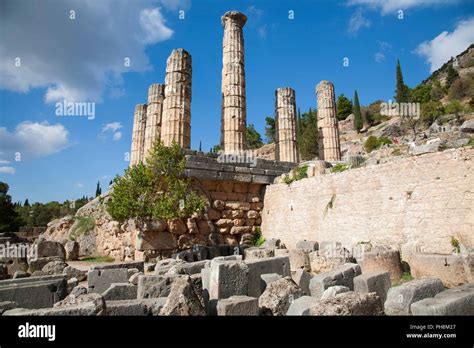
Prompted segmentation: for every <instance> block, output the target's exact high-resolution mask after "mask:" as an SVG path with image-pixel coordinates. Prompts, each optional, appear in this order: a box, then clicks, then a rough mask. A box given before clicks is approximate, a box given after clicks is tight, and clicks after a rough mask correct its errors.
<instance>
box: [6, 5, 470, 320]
mask: <svg viewBox="0 0 474 348" xmlns="http://www.w3.org/2000/svg"><path fill="white" fill-rule="evenodd" d="M246 20H247V18H246V16H245V15H244V14H242V13H239V12H235V11H231V12H227V13H226V14H224V16H223V17H222V24H223V26H224V42H223V69H222V115H221V147H222V149H223V150H224V151H223V153H222V154H219V155H218V154H204V153H201V152H197V151H191V150H190V137H191V129H190V128H191V127H190V124H191V108H190V105H191V80H192V67H191V65H192V60H191V55H190V54H189V53H188V52H186V51H185V50H183V49H177V50H173V52H172V53H171V56H170V57H169V59H168V61H167V67H166V77H165V83H164V84H153V85H151V86H150V87H149V91H148V103H147V104H138V105H137V106H136V107H135V113H134V121H133V137H132V146H131V161H130V165H134V164H137V163H140V162H143V161H146V157H147V154H148V152H149V151H150V148H151V144H152V143H153V142H154V141H156V140H157V139H161V140H162V141H163V142H164V144H165V145H170V144H172V143H173V142H176V143H178V144H179V146H180V147H182V148H183V149H185V152H186V169H185V172H186V175H187V176H188V177H190V178H193V181H194V183H195V186H196V188H197V189H198V191H199V192H200V194H202V195H203V196H205V197H206V198H207V199H208V201H209V208H208V209H207V210H206V212H205V214H202V215H201V216H193V217H190V218H188V219H183V220H181V219H176V220H172V221H158V220H157V221H150V222H149V223H146V224H145V225H144V226H140V227H137V226H135V224H134V222H133V221H126V222H123V223H119V222H117V221H112V220H111V218H110V216H107V213H106V212H105V208H104V204H105V203H106V202H107V200H108V199H110V197H109V194H108V193H106V194H103V195H102V196H100V197H98V198H96V199H95V200H93V201H91V202H89V203H88V204H87V205H86V206H84V207H82V208H80V209H79V210H78V212H77V214H76V216H77V217H85V216H93V217H94V219H95V227H94V230H93V231H91V233H90V234H89V235H78V236H76V238H75V239H74V240H69V238H68V237H69V236H70V233H71V231H74V226H76V224H77V222H75V220H74V218H72V217H65V218H62V219H60V220H55V221H53V222H51V223H50V224H49V225H48V229H47V230H46V231H45V232H44V233H43V234H42V235H41V238H39V239H38V240H37V241H36V242H35V244H34V246H35V247H36V248H37V255H36V256H37V257H33V256H34V255H31V254H29V255H27V256H24V257H20V256H18V257H6V258H5V257H3V258H0V266H1V267H0V279H6V280H2V281H0V314H2V313H3V315H110V316H113V315H140V316H143V315H162V316H170V315H226V316H231V315H273V316H280V315H314V316H319V315H383V314H385V315H474V283H473V282H474V253H473V249H472V248H473V247H474V222H473V219H472V218H473V216H474V213H473V208H472V207H473V206H474V204H473V203H474V201H473V197H472V192H471V191H472V190H471V189H470V188H471V187H473V185H474V178H473V174H472V173H473V171H472V161H473V159H474V149H472V148H460V149H453V150H446V151H443V152H440V153H431V154H427V155H421V156H412V157H408V158H400V159H398V160H396V161H393V162H390V163H384V164H380V165H377V166H372V167H366V168H357V169H353V170H350V171H347V172H343V173H330V172H329V171H328V166H329V163H330V162H335V163H337V162H338V161H340V159H341V149H340V140H339V130H338V123H337V119H336V106H335V93H334V86H333V84H332V83H331V82H328V81H321V82H320V83H319V84H318V85H317V86H316V94H317V103H318V126H319V127H320V129H319V134H318V137H319V144H320V148H319V160H318V161H309V162H307V163H306V164H307V165H308V173H307V174H308V178H305V179H303V180H300V181H298V182H294V183H291V184H286V183H282V179H283V178H285V177H286V175H288V173H290V174H291V172H293V170H294V169H295V167H296V166H297V163H298V162H299V154H298V148H297V143H296V126H295V125H296V120H295V115H296V112H295V111H296V110H295V109H296V106H295V103H296V102H295V91H294V90H293V89H291V88H289V87H285V88H278V89H277V90H276V92H275V95H276V101H275V119H276V160H275V161H273V160H265V159H262V158H253V157H250V158H245V160H244V161H237V160H235V159H236V158H238V156H236V155H241V154H242V151H244V150H245V149H246V139H245V127H246V103H245V97H246V96H245V71H244V39H243V26H244V25H245V23H246ZM227 155H229V157H226V156H227ZM232 159H233V160H234V161H232ZM362 181H363V183H364V185H358V183H359V182H362ZM259 228H261V229H262V231H263V235H264V237H265V238H266V241H265V242H264V243H263V245H261V246H259V247H255V246H252V239H253V236H254V234H255V232H256V231H257V230H258V229H259ZM453 235H455V236H456V238H457V240H458V242H459V243H458V248H459V251H458V252H456V253H454V252H452V246H453V243H452V240H453V239H452V238H454V237H453ZM1 238H4V239H5V238H7V237H1ZM7 239H8V238H7ZM12 242H13V241H12ZM400 251H401V252H400ZM79 254H81V255H94V254H99V255H108V256H112V257H114V258H115V260H116V261H121V262H120V263H110V264H106V265H94V266H92V267H90V268H89V269H83V268H81V267H80V265H79V264H75V263H74V262H75V261H76V260H77V259H78V257H79ZM66 262H69V264H68V263H66ZM408 271H411V275H412V276H413V277H414V278H415V279H413V280H410V281H407V282H402V278H403V275H404V273H405V274H406V273H407V272H408ZM7 278H11V279H7ZM394 285H398V286H394Z"/></svg>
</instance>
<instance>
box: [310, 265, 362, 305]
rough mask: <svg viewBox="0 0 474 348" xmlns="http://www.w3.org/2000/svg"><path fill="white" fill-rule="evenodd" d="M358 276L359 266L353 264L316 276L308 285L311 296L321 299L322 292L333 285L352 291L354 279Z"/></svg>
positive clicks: (359, 272)
mask: <svg viewBox="0 0 474 348" xmlns="http://www.w3.org/2000/svg"><path fill="white" fill-rule="evenodd" d="M359 274H361V271H360V266H359V265H357V264H353V263H346V264H344V265H342V266H340V267H338V268H336V269H334V270H332V271H329V272H325V273H321V274H318V275H316V276H314V277H313V278H312V279H311V281H310V283H309V289H310V292H311V296H314V297H316V298H321V296H322V294H323V292H324V290H326V289H327V288H329V287H331V286H335V285H342V286H347V287H348V288H349V289H350V290H353V289H354V277H356V276H358V275H359Z"/></svg>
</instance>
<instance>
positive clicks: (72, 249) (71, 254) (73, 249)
mask: <svg viewBox="0 0 474 348" xmlns="http://www.w3.org/2000/svg"><path fill="white" fill-rule="evenodd" d="M64 249H65V250H66V260H69V261H76V260H78V259H79V243H78V242H76V241H73V240H70V241H68V242H66V244H64Z"/></svg>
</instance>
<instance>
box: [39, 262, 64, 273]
mask: <svg viewBox="0 0 474 348" xmlns="http://www.w3.org/2000/svg"><path fill="white" fill-rule="evenodd" d="M67 266H68V264H67V263H65V262H64V261H52V262H49V263H47V264H46V265H44V267H43V269H42V271H43V272H44V273H46V274H49V275H51V274H61V273H63V270H64V269H65V268H66V267H67Z"/></svg>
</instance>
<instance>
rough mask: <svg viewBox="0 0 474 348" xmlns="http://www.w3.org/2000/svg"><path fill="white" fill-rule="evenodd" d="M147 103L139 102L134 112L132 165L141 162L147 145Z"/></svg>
mask: <svg viewBox="0 0 474 348" xmlns="http://www.w3.org/2000/svg"><path fill="white" fill-rule="evenodd" d="M146 110H147V105H146V104H137V105H136V106H135V112H134V114H133V130H132V149H131V154H130V166H133V165H135V164H138V163H140V162H141V161H142V160H143V158H142V156H143V150H144V147H145V129H146Z"/></svg>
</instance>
